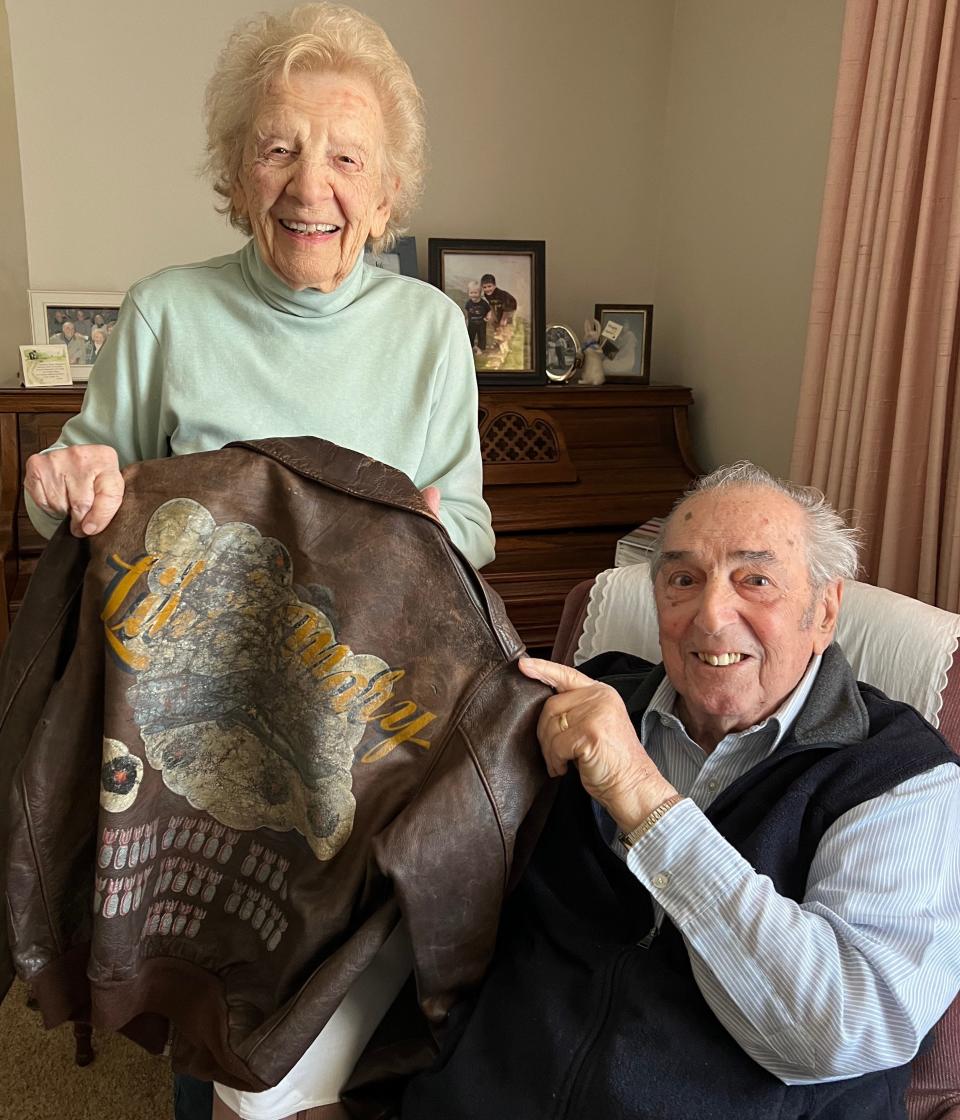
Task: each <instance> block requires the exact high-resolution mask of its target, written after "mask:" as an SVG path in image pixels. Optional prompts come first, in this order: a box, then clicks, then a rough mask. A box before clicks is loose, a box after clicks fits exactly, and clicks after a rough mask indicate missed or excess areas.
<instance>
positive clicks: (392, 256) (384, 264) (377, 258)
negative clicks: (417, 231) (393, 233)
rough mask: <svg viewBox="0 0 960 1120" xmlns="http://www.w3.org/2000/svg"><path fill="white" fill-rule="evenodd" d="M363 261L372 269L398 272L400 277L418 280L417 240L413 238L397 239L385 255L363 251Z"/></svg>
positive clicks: (368, 250) (369, 250)
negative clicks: (410, 277)
mask: <svg viewBox="0 0 960 1120" xmlns="http://www.w3.org/2000/svg"><path fill="white" fill-rule="evenodd" d="M363 259H364V262H365V263H366V264H369V265H372V266H373V267H374V268H384V269H386V270H387V272H398V273H399V274H400V275H401V276H412V277H413V278H414V280H419V279H420V273H419V271H418V270H417V239H416V238H415V237H398V238H397V243H396V245H394V247H393V248H392V249H390V250H389V251H388V252H386V253H375V252H374V251H373V250H372V249H364V251H363Z"/></svg>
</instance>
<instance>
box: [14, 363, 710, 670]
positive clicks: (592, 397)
mask: <svg viewBox="0 0 960 1120" xmlns="http://www.w3.org/2000/svg"><path fill="white" fill-rule="evenodd" d="M82 400H83V388H82V387H78V388H72V389H0V558H2V561H3V580H2V581H0V640H2V639H3V638H4V637H6V633H7V627H8V621H9V620H10V619H11V618H12V616H13V614H15V612H16V609H17V607H18V606H19V604H20V601H21V599H22V598H23V592H24V590H25V588H26V585H27V582H28V580H29V578H30V573H31V572H32V571H33V568H34V565H35V564H36V561H37V558H38V556H39V555H40V553H41V552H42V550H43V546H44V541H43V538H42V537H40V536H39V534H37V532H36V530H35V529H34V528H33V526H32V525H31V524H30V521H29V519H28V518H27V515H26V512H25V510H24V508H23V501H22V493H21V490H22V486H21V480H22V477H23V466H24V463H25V462H26V460H27V458H28V457H29V456H30V455H32V454H33V453H34V451H38V450H40V449H41V448H43V447H48V446H49V445H50V444H51V443H53V442H54V440H55V439H56V437H57V435H58V434H59V431H60V428H61V427H62V426H63V424H64V423H65V422H66V420H67V419H68V418H69V417H70V416H72V415H73V414H74V413H75V412H76V411H77V410H78V409H79V408H80V404H81V401H82ZM691 401H692V397H691V393H690V390H689V389H686V388H683V387H680V386H672V385H651V386H643V387H636V388H635V387H633V386H629V385H603V386H600V387H598V388H588V387H585V386H577V385H572V386H569V385H560V386H547V387H544V388H533V389H506V388H505V389H484V390H481V392H480V440H481V447H482V451H483V460H484V496H485V497H486V499H487V502H488V503H489V505H490V509H491V511H492V513H493V527H494V530H495V531H496V534H497V558H496V560H495V561H494V562H493V563H492V564H491V565H489V567H487V568H485V569H484V572H483V574H484V576H485V577H486V578H487V579H488V580H489V581H490V583H491V584H492V585H493V587H495V588H496V590H497V591H498V592H499V593H500V595H501V596H502V597H503V599H504V602H505V603H506V606H507V611H508V613H509V615H510V618H511V619H512V621H513V623H514V625H515V626H516V628H517V630H518V631H519V633H520V636H521V637H522V638H523V640H524V641H525V642H526V643H527V645H529V646H531V647H532V648H534V649H536V650H539V651H544V650H546V649H548V648H549V646H550V645H551V644H552V642H553V636H554V633H555V632H556V628H557V623H558V621H559V619H560V612H561V609H562V606H563V600H564V597H565V596H566V594H567V592H568V591H569V590H570V588H571V587H573V586H574V584H576V583H578V582H579V581H580V580H583V579H587V578H589V577H591V576H593V575H595V574H596V573H597V572H598V571H599V570H601V569H602V568H607V567H611V566H612V565H613V558H614V549H615V546H616V542H617V539H618V538H619V537H621V536H623V534H624V533H625V532H627V531H628V530H629V529H632V528H634V527H635V526H636V525H639V524H640V523H641V522H643V521H645V520H646V519H647V518H648V517H651V516H655V515H660V514H664V513H666V512H667V511H668V510H669V508H670V506H671V505H672V503H673V501H674V499H675V498H676V497H677V496H678V495H679V494H680V493H681V492H682V491H683V490H684V489H685V488H686V486H687V484H688V483H689V481H690V480H691V478H693V477H694V476H695V475H696V474H697V473H698V470H697V466H696V463H695V462H694V458H693V455H692V451H691V448H690V440H689V436H688V433H687V408H688V407H689V405H690V404H691Z"/></svg>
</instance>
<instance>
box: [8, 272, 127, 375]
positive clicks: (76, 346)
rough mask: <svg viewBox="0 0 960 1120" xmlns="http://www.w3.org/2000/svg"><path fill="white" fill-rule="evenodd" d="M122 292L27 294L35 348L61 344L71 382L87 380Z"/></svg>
mask: <svg viewBox="0 0 960 1120" xmlns="http://www.w3.org/2000/svg"><path fill="white" fill-rule="evenodd" d="M123 297H124V293H123V292H39V291H33V292H30V323H31V327H32V332H33V341H34V344H35V345H38V346H46V345H48V344H51V343H52V344H53V345H63V346H66V348H67V355H68V357H69V359H70V374H71V376H72V377H73V380H74V381H87V380H88V379H89V377H90V371H91V370H92V369H93V367H94V364H95V363H96V360H97V357H98V356H99V354H100V351H101V350H102V349H103V346H104V343H105V342H106V341H107V339H108V338H109V337H110V333H111V331H112V330H113V328H114V324H115V323H116V321H117V312H118V311H119V309H120V304H121V303H122V302H123Z"/></svg>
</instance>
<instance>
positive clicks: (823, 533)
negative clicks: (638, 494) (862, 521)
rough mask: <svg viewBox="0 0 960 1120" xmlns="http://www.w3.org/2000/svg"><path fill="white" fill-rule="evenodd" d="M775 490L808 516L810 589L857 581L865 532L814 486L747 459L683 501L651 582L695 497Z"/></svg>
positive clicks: (659, 547) (699, 484) (655, 558)
mask: <svg viewBox="0 0 960 1120" xmlns="http://www.w3.org/2000/svg"><path fill="white" fill-rule="evenodd" d="M733 489H741V490H748V489H763V490H774V491H776V492H777V493H778V494H784V495H786V497H788V498H791V499H792V500H793V501H794V502H796V503H797V505H798V506H800V508H801V509H802V510H803V511H804V513H805V514H806V515H807V573H808V576H809V579H810V586H811V587H812V588H813V589H814V590H817V591H819V590H820V589H821V588H823V587H825V586H826V585H827V584H828V583H833V582H834V580H838V579H856V577H857V572H858V570H859V567H860V563H859V551H860V531H859V529H851V528H850V526H849V525H847V523H846V522H845V521H844V520H843V518H842V517H841V516H840V514H839V513H837V511H836V510H835V509H834V508H833V507H832V506H831V505H830V503H829V502H828V501H827V499H826V498H825V497H824V495H823V493H822V492H821V491H820V490H817V489H816V487H814V486H799V485H798V484H797V483H795V482H788V481H787V480H786V479H782V478H774V476H773V475H772V474H770V473H769V471H765V470H764V469H763V467H758V466H757V465H756V464H755V463H751V462H749V461H748V460H746V459H743V460H741V461H740V462H738V463H733V464H731V465H730V466H728V467H719V468H718V469H717V470H715V471H713V472H712V473H711V474H706V475H704V476H703V477H702V478H698V479H697V481H696V482H695V483H694V484H693V485H692V486H691V487H690V489H689V490H687V492H686V493H685V494H684V495H683V496H682V497H681V498H679V499H678V500H677V501H676V503H675V504H674V507H673V509H672V510H671V511H670V516H669V517H668V518H667V519H666V521H665V522H664V523H663V526H662V527H661V529H660V533H659V535H658V536H657V540H656V543H655V544H654V548H653V554H652V556H651V558H650V577H651V579H654V580H656V578H657V573H658V572H659V571H660V568H661V567H662V566H663V541H664V538H665V536H666V532H667V527H668V526H669V524H670V522H671V520H672V519H673V517H674V516H675V515H676V512H677V510H678V509H680V507H681V506H682V505H683V503H684V502H686V500H687V499H688V498H692V497H693V496H694V494H703V493H705V492H706V491H709V490H733Z"/></svg>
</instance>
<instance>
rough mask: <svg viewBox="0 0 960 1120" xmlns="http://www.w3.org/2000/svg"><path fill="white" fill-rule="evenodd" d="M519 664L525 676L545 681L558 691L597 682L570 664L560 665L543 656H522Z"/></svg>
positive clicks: (583, 686)
mask: <svg viewBox="0 0 960 1120" xmlns="http://www.w3.org/2000/svg"><path fill="white" fill-rule="evenodd" d="M517 664H518V666H519V668H520V672H521V673H523V674H524V676H527V677H532V678H533V679H534V680H536V681H543V683H544V684H548V685H550V687H551V688H553V689H556V691H557V692H570V691H571V689H574V688H585V687H587V686H589V685H592V684H594V683H595V682H594V681H593V680H592V678H590V677H588V676H586V675H585V674H584V673H581V672H580V671H579V670H577V669H572V668H571V667H570V666H569V665H560V664H558V663H557V662H556V661H546V660H545V659H544V658H541V657H521V658H520V660H519V661H518V662H517Z"/></svg>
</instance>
